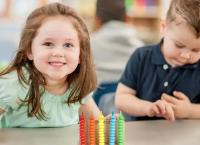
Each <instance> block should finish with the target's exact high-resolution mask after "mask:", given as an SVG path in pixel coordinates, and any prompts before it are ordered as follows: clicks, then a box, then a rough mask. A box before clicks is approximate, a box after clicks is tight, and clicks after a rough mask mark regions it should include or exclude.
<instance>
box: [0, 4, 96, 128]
mask: <svg viewBox="0 0 200 145" xmlns="http://www.w3.org/2000/svg"><path fill="white" fill-rule="evenodd" d="M95 87H96V76H95V73H94V68H93V63H92V56H91V50H90V43H89V34H88V30H87V28H86V25H85V24H84V22H83V21H82V20H81V19H80V17H79V16H78V15H77V14H76V13H75V12H74V11H73V10H72V9H71V8H70V7H68V6H65V5H62V4H59V3H53V4H48V5H46V6H43V7H41V8H38V9H36V10H35V11H33V12H32V13H31V14H30V15H29V17H28V19H27V21H26V24H25V28H24V29H23V32H22V35H21V40H20V43H19V50H18V52H17V54H16V57H15V58H14V60H13V62H12V63H11V64H10V65H9V66H8V67H7V68H6V69H4V70H3V71H1V73H0V114H1V115H2V119H1V125H2V127H61V126H67V125H71V124H76V123H78V121H79V111H80V110H79V109H83V111H88V112H89V113H92V114H93V115H94V117H95V118H97V117H98V115H99V110H98V108H97V106H96V105H95V103H94V102H93V100H92V98H91V97H90V96H91V95H88V94H89V93H90V92H92V91H93V90H94V89H95ZM85 96H88V97H85ZM1 115H0V116H1Z"/></svg>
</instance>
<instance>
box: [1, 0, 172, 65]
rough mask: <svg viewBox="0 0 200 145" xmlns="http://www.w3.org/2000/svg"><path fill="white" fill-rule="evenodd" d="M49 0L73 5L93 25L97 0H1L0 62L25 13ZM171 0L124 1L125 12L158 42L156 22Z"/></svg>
mask: <svg viewBox="0 0 200 145" xmlns="http://www.w3.org/2000/svg"><path fill="white" fill-rule="evenodd" d="M51 2H61V3H65V4H68V5H70V6H72V7H73V8H74V9H76V11H77V12H78V13H79V14H80V15H81V16H82V18H83V19H84V20H85V22H86V24H87V26H88V29H89V31H90V33H92V32H93V28H94V16H95V4H96V0H0V64H1V66H2V65H4V64H6V63H8V61H9V60H10V59H12V57H13V56H14V53H15V50H16V48H17V46H18V42H19V37H20V31H21V28H22V27H23V25H24V22H25V19H26V17H27V15H28V14H29V13H30V12H31V11H32V10H33V9H35V8H36V7H40V6H42V5H44V4H47V3H51ZM169 2H170V0H126V1H125V5H126V12H127V15H128V16H129V18H130V20H133V24H134V25H135V26H136V27H137V28H138V31H139V33H138V36H139V37H140V38H141V39H143V40H144V42H145V43H154V42H158V40H159V38H160V32H159V21H160V19H161V18H164V15H165V12H166V10H167V8H168V5H169Z"/></svg>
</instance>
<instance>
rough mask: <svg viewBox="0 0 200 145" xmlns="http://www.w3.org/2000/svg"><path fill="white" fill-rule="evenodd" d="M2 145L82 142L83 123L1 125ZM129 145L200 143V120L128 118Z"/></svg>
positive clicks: (0, 139)
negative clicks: (20, 126) (80, 139)
mask: <svg viewBox="0 0 200 145" xmlns="http://www.w3.org/2000/svg"><path fill="white" fill-rule="evenodd" d="M0 145H79V127H78V125H73V126H69V127H65V128H12V129H0ZM125 145H200V120H178V121H175V122H172V123H171V122H167V121H165V120H159V121H138V122H127V123H126V131H125Z"/></svg>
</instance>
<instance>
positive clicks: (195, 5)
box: [166, 0, 200, 37]
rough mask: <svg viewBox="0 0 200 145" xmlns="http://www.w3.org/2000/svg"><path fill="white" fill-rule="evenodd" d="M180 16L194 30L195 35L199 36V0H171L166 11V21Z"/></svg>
mask: <svg viewBox="0 0 200 145" xmlns="http://www.w3.org/2000/svg"><path fill="white" fill-rule="evenodd" d="M178 17H181V18H182V19H183V20H184V21H185V22H186V23H187V24H188V25H189V26H191V27H192V28H193V29H194V30H195V34H196V36H197V37H199V36H200V34H199V33H200V0H171V4H170V7H169V10H168V12H167V17H166V20H167V23H170V22H173V21H175V20H177V18H178Z"/></svg>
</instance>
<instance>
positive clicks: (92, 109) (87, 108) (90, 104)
mask: <svg viewBox="0 0 200 145" xmlns="http://www.w3.org/2000/svg"><path fill="white" fill-rule="evenodd" d="M82 112H84V114H86V115H87V116H90V115H91V114H92V115H93V117H94V119H98V117H99V115H100V110H99V108H98V107H97V105H96V103H95V102H94V100H93V98H92V97H90V98H89V100H88V101H87V103H86V104H82V105H81V107H80V113H82Z"/></svg>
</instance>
